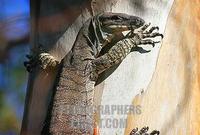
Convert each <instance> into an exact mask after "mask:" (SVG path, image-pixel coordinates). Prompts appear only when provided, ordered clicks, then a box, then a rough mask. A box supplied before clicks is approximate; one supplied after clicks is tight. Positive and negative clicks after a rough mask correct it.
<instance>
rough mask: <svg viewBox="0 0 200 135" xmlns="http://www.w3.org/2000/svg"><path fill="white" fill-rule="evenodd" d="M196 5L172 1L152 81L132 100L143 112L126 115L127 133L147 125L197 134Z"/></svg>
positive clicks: (167, 134) (168, 133) (164, 133)
mask: <svg viewBox="0 0 200 135" xmlns="http://www.w3.org/2000/svg"><path fill="white" fill-rule="evenodd" d="M199 5H200V1H197V0H191V1H187V0H176V1H175V2H174V4H173V8H172V10H171V13H170V15H169V19H168V22H167V26H166V32H165V38H164V41H163V44H162V48H161V50H160V55H159V57H158V62H157V67H156V70H155V73H154V76H153V78H152V81H151V83H150V85H149V86H148V88H147V90H146V92H145V93H143V94H142V95H138V96H137V98H135V99H134V101H133V104H140V105H141V106H142V115H139V116H129V117H128V120H129V121H128V127H127V130H126V133H127V134H128V133H129V132H130V131H131V129H133V128H134V127H142V126H146V125H148V126H149V127H150V129H151V130H152V129H158V130H160V131H161V135H199V134H200V118H199V116H200V109H199V106H200V85H199V84H200V79H199V78H200V70H199V69H200V67H199V63H200V57H199V54H200V46H199V45H200V38H199V35H200V25H199V24H200V18H199V13H200V8H199Z"/></svg>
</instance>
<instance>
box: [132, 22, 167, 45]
mask: <svg viewBox="0 0 200 135" xmlns="http://www.w3.org/2000/svg"><path fill="white" fill-rule="evenodd" d="M150 25H151V24H150V23H148V24H144V25H143V26H142V27H140V28H138V29H135V30H134V31H131V32H130V34H129V36H130V37H132V38H130V39H131V41H132V42H133V43H134V44H135V45H136V46H137V45H147V44H150V45H152V46H153V47H154V46H155V44H156V43H159V42H160V41H153V40H152V39H151V38H155V37H159V36H160V37H161V38H163V34H161V33H159V32H158V30H159V27H158V26H153V27H150Z"/></svg>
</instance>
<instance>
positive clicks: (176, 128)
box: [21, 0, 200, 135]
mask: <svg viewBox="0 0 200 135" xmlns="http://www.w3.org/2000/svg"><path fill="white" fill-rule="evenodd" d="M195 2H196V1H195V0H194V3H192V2H190V1H186V0H176V1H175V4H174V5H173V9H172V11H171V13H170V17H169V21H168V25H167V27H166V22H167V17H168V14H169V11H170V9H171V6H172V3H173V0H168V1H166V0H159V1H158V0H151V1H148V0H96V1H95V2H94V1H93V3H92V4H91V5H92V7H93V9H94V14H97V13H99V12H102V11H110V12H122V13H127V14H131V15H136V16H139V17H141V18H143V19H144V20H145V21H146V22H151V23H152V25H155V26H159V28H160V32H161V33H164V30H165V27H166V28H167V29H166V32H165V34H164V36H165V38H164V41H163V47H162V49H161V51H159V50H160V47H161V45H157V46H156V47H154V48H151V47H145V49H146V50H152V51H151V52H149V53H145V54H140V53H138V52H133V53H132V54H130V55H129V56H128V57H127V58H126V59H125V60H124V61H123V62H122V63H121V64H120V66H119V67H118V68H117V69H116V70H115V71H114V72H113V73H112V75H110V76H109V77H108V78H106V76H107V74H109V73H107V74H105V76H102V80H104V81H103V82H101V83H100V84H99V85H97V86H96V88H95V99H96V101H95V102H96V104H97V105H99V104H100V105H103V106H105V105H109V106H111V105H124V106H125V105H131V104H132V103H133V105H140V106H141V115H129V116H128V117H127V115H126V114H125V115H117V114H113V115H101V114H100V115H97V119H98V120H97V121H98V122H100V120H108V119H110V120H114V119H116V120H119V119H126V118H128V123H127V128H126V129H125V128H119V127H118V128H116V127H113V126H112V127H100V133H101V135H114V134H118V135H122V134H127V135H128V134H129V133H130V131H131V130H132V129H133V128H135V127H139V128H141V127H144V126H149V127H150V129H151V130H153V129H156V130H160V131H161V134H162V135H165V134H169V135H172V134H173V135H178V134H183V135H188V134H200V131H198V126H199V125H198V124H196V123H197V122H198V123H200V122H199V121H198V119H197V120H196V119H195V116H196V117H198V113H199V110H196V109H197V105H198V104H199V100H197V98H196V97H195V96H197V95H199V92H198V90H199V89H198V88H199V86H198V76H197V75H198V70H197V66H198V65H196V63H197V60H198V56H197V52H194V50H195V49H196V48H197V46H196V45H197V44H198V43H197V42H198V41H195V40H196V39H195V35H194V33H198V34H199V33H200V32H199V31H197V30H198V29H196V30H194V28H198V27H197V26H193V25H192V24H193V21H194V20H195V19H193V18H195V14H194V13H196V14H197V13H198V10H197V9H198V7H197V5H198V4H199V3H198V2H196V3H195ZM31 11H32V12H31V13H32V14H31V15H32V16H31V17H32V21H31V23H32V32H31V39H32V42H31V43H32V48H33V50H34V49H37V48H38V45H39V44H42V45H43V46H44V49H45V50H46V51H47V52H49V53H50V54H52V55H53V56H55V57H56V58H57V59H59V60H61V59H62V58H63V57H64V56H65V55H66V54H67V53H68V52H69V50H70V49H71V47H72V45H73V42H74V41H75V38H76V35H77V33H78V31H79V29H80V27H81V26H82V24H83V23H84V22H85V21H86V20H87V19H88V18H89V17H91V7H90V1H86V0H84V1H81V2H80V1H79V0H74V1H66V0H60V1H53V0H42V1H40V0H31ZM190 16H192V17H190ZM196 24H197V23H196ZM177 27H178V28H180V29H177ZM188 35H189V36H190V37H191V38H192V39H194V40H188ZM189 41H190V42H189ZM189 45H190V46H189ZM159 52H160V55H159V59H158V61H157V58H158V53H159ZM193 56H194V57H193ZM156 65H157V68H156V70H155V67H156ZM56 72H57V70H56V69H55V70H53V69H51V70H48V71H46V70H45V71H42V70H40V69H39V68H38V69H35V70H34V71H33V72H32V73H31V74H30V75H29V83H28V87H27V96H26V106H25V112H24V118H23V124H22V130H21V134H22V135H27V134H28V135H39V134H40V133H41V130H42V128H43V125H44V120H45V117H46V113H47V108H48V104H49V101H50V98H51V91H52V86H53V84H54V79H55V77H56ZM110 72H112V70H111V71H110ZM153 75H154V76H153ZM152 76H153V77H152ZM193 81H194V82H193ZM192 82H193V83H192ZM190 90H192V92H191V91H190ZM139 93H141V95H137V94H139ZM136 95H137V96H136ZM135 97H136V98H135ZM158 101H159V102H158ZM194 110H195V111H194ZM192 131H193V132H192ZM194 131H195V132H194Z"/></svg>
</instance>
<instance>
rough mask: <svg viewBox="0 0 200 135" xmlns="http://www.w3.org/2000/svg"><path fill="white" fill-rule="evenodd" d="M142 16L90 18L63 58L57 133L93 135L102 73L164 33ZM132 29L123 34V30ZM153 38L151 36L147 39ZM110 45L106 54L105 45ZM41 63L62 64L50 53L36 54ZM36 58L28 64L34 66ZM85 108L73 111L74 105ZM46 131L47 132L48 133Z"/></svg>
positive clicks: (53, 126)
mask: <svg viewBox="0 0 200 135" xmlns="http://www.w3.org/2000/svg"><path fill="white" fill-rule="evenodd" d="M149 25H150V24H145V23H144V20H142V19H141V18H139V17H135V16H129V15H126V14H119V13H104V14H101V15H98V16H96V17H94V18H92V19H90V20H88V21H87V22H86V23H85V24H84V26H83V27H82V28H81V30H80V31H79V34H78V36H77V39H76V41H75V43H74V45H73V48H72V50H71V51H70V52H69V53H68V54H67V55H66V56H65V58H64V59H63V60H62V61H61V66H60V67H61V70H60V72H59V74H58V82H57V84H55V86H56V89H55V94H54V97H53V106H52V109H51V110H52V111H51V115H50V117H51V120H50V123H49V125H50V126H49V133H50V134H53V135H86V134H87V135H88V134H89V135H92V134H93V126H94V119H93V111H91V110H90V111H88V110H89V109H91V107H93V98H94V86H95V83H96V81H97V78H98V75H99V74H100V73H102V72H103V71H105V70H106V69H108V68H110V67H111V66H113V65H115V64H118V63H120V62H121V61H122V60H123V59H124V58H125V57H126V56H127V55H128V54H129V53H130V52H131V49H132V48H133V47H136V46H138V45H141V44H151V45H153V46H154V44H155V43H157V42H154V41H153V40H151V38H154V37H157V36H161V37H162V34H160V33H158V32H154V31H155V30H157V29H158V27H151V28H150V29H149V30H147V28H148V27H149ZM126 30H131V32H130V33H129V34H127V36H125V37H123V36H122V34H121V32H123V31H126ZM145 38H150V39H145ZM107 46H110V47H109V48H110V49H109V50H108V51H107V52H106V53H103V52H101V50H102V48H104V47H107ZM33 59H36V61H38V60H39V63H40V66H41V67H42V68H43V69H45V68H47V67H51V66H55V65H57V64H58V62H57V61H56V59H55V58H54V57H53V56H51V55H50V54H48V53H41V54H40V55H39V56H36V57H34V58H33ZM33 59H32V61H31V62H27V63H26V64H25V65H26V66H27V68H30V67H32V65H31V64H32V63H33ZM73 107H74V108H76V109H77V108H79V109H81V111H79V112H76V113H73V112H72V111H73V109H74V108H73ZM45 134H46V133H45Z"/></svg>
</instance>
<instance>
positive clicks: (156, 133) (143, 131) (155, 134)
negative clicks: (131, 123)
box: [130, 127, 160, 135]
mask: <svg viewBox="0 0 200 135" xmlns="http://www.w3.org/2000/svg"><path fill="white" fill-rule="evenodd" d="M148 130H149V127H143V128H142V129H141V130H140V131H138V128H135V129H133V130H132V131H131V133H130V135H159V134H160V132H159V131H157V130H153V131H152V132H151V133H147V131H148Z"/></svg>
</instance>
